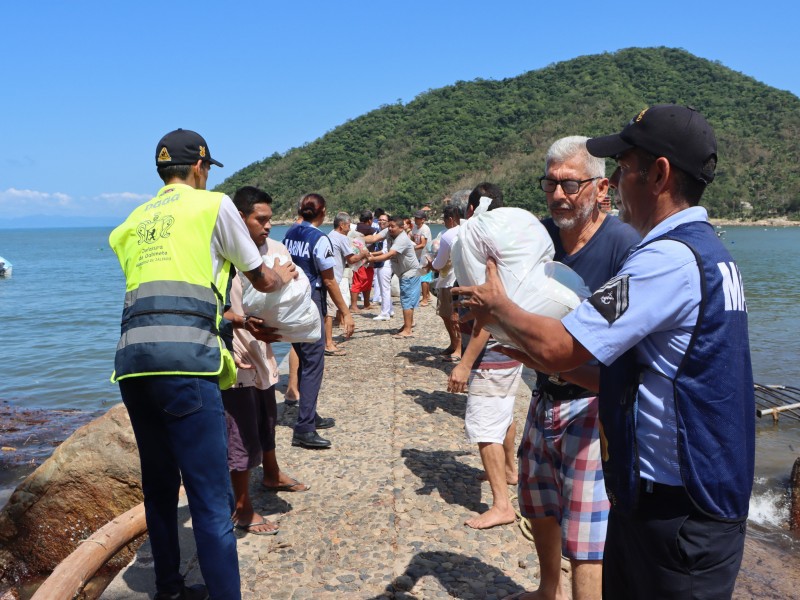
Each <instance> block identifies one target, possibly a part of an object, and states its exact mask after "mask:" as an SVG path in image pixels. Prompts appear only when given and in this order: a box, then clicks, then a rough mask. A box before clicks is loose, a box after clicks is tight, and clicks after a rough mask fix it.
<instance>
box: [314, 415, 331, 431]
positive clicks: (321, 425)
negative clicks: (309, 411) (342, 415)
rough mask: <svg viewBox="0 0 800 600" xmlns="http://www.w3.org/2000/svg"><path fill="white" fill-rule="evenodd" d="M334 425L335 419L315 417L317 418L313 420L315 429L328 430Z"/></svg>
mask: <svg viewBox="0 0 800 600" xmlns="http://www.w3.org/2000/svg"><path fill="white" fill-rule="evenodd" d="M335 425H336V419H334V418H332V417H320V416H319V415H317V418H316V419H315V420H314V426H315V427H316V428H317V429H330V428H331V427H334V426H335Z"/></svg>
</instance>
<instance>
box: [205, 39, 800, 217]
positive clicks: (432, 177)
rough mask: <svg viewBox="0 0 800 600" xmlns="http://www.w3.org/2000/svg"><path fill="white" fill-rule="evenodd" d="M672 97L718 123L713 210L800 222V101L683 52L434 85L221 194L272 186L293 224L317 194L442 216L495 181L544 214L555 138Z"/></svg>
mask: <svg viewBox="0 0 800 600" xmlns="http://www.w3.org/2000/svg"><path fill="white" fill-rule="evenodd" d="M665 102H676V103H681V104H689V105H692V106H694V107H696V108H697V109H698V110H700V111H701V112H702V113H703V114H704V115H705V116H706V118H708V120H709V121H710V122H711V123H712V125H713V126H714V128H715V130H716V133H717V139H718V146H719V165H718V169H717V178H716V180H715V181H714V183H713V184H712V185H710V186H709V187H708V189H707V191H706V193H705V195H704V197H703V202H702V204H703V205H704V206H706V207H707V208H708V209H709V212H710V214H711V216H713V217H719V218H736V217H745V218H763V217H768V216H789V217H791V218H798V217H800V169H798V164H800V144H798V142H797V140H798V139H800V99H799V98H798V97H797V96H795V95H793V94H791V93H790V92H786V91H781V90H777V89H775V88H772V87H769V86H767V85H765V84H762V83H760V82H758V81H756V80H755V79H753V78H751V77H748V76H746V75H743V74H741V73H738V72H735V71H733V70H731V69H728V68H727V67H724V66H722V65H721V64H719V63H716V62H712V61H709V60H706V59H702V58H698V57H696V56H694V55H692V54H690V53H688V52H686V51H685V50H681V49H674V48H630V49H626V50H620V51H618V52H614V53H604V54H599V55H593V56H581V57H578V58H575V59H572V60H569V61H565V62H560V63H556V64H553V65H550V66H548V67H545V68H543V69H539V70H536V71H530V72H528V73H524V74H522V75H520V76H518V77H513V78H509V79H503V80H499V81H495V80H482V79H478V80H475V81H470V82H464V81H459V82H456V83H455V84H453V85H451V86H447V87H443V88H439V89H435V90H429V91H427V92H424V93H422V94H420V95H419V96H418V97H417V98H415V99H414V100H413V101H411V102H409V103H407V104H401V103H397V104H392V105H387V106H382V107H380V108H378V109H376V110H373V111H370V112H368V113H366V114H365V115H362V116H361V117H358V118H356V119H353V120H350V121H347V122H346V123H344V124H342V125H340V126H339V127H336V128H335V129H333V130H332V131H330V132H328V133H327V134H325V135H323V136H322V137H320V138H319V139H317V140H315V141H313V142H311V143H308V144H306V145H304V146H302V147H299V148H293V149H291V150H289V151H287V152H286V153H284V154H273V155H272V156H270V157H268V158H266V159H264V160H261V161H258V162H255V163H253V164H251V165H249V166H247V167H245V168H244V169H242V170H240V171H238V172H236V173H234V174H233V175H232V176H231V177H229V178H228V179H226V180H225V181H224V182H223V183H222V184H221V185H219V186H218V187H217V189H218V190H220V191H224V192H227V193H229V194H232V193H233V192H234V191H235V190H236V189H237V188H238V187H240V186H242V185H257V186H259V187H262V188H263V189H264V190H266V191H268V192H269V193H270V194H271V195H272V196H273V198H274V199H275V205H274V210H275V212H276V215H277V216H279V217H283V218H286V217H290V216H291V215H293V214H294V213H295V211H296V202H297V200H298V199H299V197H300V196H301V194H303V193H305V192H310V191H315V192H319V193H322V194H323V195H324V196H325V197H326V198H327V199H328V201H329V207H328V213H329V215H332V213H333V212H335V211H336V210H347V211H349V212H355V211H359V210H361V209H363V208H372V207H375V206H383V207H384V208H385V209H387V210H389V211H390V212H397V213H398V214H402V215H408V214H409V213H410V212H412V211H413V210H415V209H418V208H420V207H422V206H424V205H426V204H428V205H431V206H432V207H435V209H437V210H438V207H439V206H441V202H442V200H443V199H444V198H445V197H447V196H449V195H450V194H452V193H453V192H455V191H456V190H460V189H464V188H471V187H473V186H474V185H475V184H476V183H478V182H480V181H483V180H490V181H493V182H495V183H498V184H499V185H500V186H501V187H502V188H503V190H504V192H505V196H506V201H507V204H509V205H512V206H521V207H524V208H527V209H529V210H532V211H533V212H535V213H537V214H543V213H544V212H546V207H545V204H544V194H543V193H542V192H541V191H540V190H539V188H538V184H537V179H538V177H539V176H540V175H541V174H542V170H543V162H544V154H545V151H546V150H547V147H548V146H549V145H550V144H551V143H552V142H553V141H554V140H555V139H557V138H559V137H562V136H564V135H573V134H580V135H587V136H590V137H591V136H596V135H605V134H608V133H613V132H616V131H619V130H620V129H621V127H622V126H623V125H624V124H625V122H626V121H627V120H628V119H630V118H631V117H632V116H633V115H635V114H636V113H637V112H638V111H640V110H641V109H642V108H644V107H646V106H649V105H651V104H657V103H665ZM612 165H613V163H612V161H609V163H608V173H609V174H610V173H611V170H612ZM743 203H745V204H743ZM748 206H749V207H752V208H748Z"/></svg>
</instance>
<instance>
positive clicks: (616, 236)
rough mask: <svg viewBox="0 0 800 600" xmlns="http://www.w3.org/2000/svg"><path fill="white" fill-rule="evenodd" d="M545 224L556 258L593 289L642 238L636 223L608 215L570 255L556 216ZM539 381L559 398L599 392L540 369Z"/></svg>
mask: <svg viewBox="0 0 800 600" xmlns="http://www.w3.org/2000/svg"><path fill="white" fill-rule="evenodd" d="M542 225H544V226H545V228H546V229H547V232H548V233H549V234H550V238H551V239H552V240H553V247H554V248H555V251H556V253H555V256H554V257H553V260H557V261H558V262H561V263H564V264H565V265H567V266H568V267H569V268H570V269H572V270H573V271H575V272H576V273H577V274H578V275H580V276H581V277H582V278H583V281H584V283H586V287H587V288H589V291H591V292H594V291H595V290H597V289H598V288H600V286H602V285H603V284H604V283H605V282H606V281H608V280H609V279H611V278H612V277H614V276H615V275H616V274H617V273H618V272H619V270H620V269H621V268H622V265H623V263H624V262H625V259H627V258H628V254H630V251H631V250H632V249H633V247H634V246H636V244H638V243H639V241H640V240H641V236H640V235H639V234H638V233H637V232H636V230H635V229H634V228H633V227H631V226H630V225H628V224H627V223H623V222H622V221H620V220H619V219H618V218H617V217H614V216H612V215H606V218H605V219H604V220H603V222H602V223H601V224H600V227H599V228H598V230H597V231H595V232H594V235H593V236H592V237H591V238H590V239H589V241H588V242H587V243H586V245H585V246H584V247H583V248H581V249H580V250H578V251H577V252H576V253H575V254H571V255H567V254H566V252H564V246H562V245H561V236H560V235H559V233H558V227H556V224H555V223H554V222H553V219H545V220H544V221H542ZM537 385H538V387H539V388H540V389H542V390H544V391H546V392H547V393H549V394H551V395H552V396H553V397H555V398H558V399H564V398H586V397H588V396H594V395H595V394H594V393H592V392H589V391H588V390H585V389H583V388H582V387H580V386H577V385H574V384H567V385H557V384H553V383H551V382H550V381H549V380H548V375H546V374H544V373H538V375H537Z"/></svg>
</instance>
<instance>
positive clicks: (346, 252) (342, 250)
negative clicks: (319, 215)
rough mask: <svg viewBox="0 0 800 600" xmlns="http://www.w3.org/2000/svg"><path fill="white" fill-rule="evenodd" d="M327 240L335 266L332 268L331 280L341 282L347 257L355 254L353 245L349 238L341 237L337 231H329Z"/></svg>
mask: <svg viewBox="0 0 800 600" xmlns="http://www.w3.org/2000/svg"><path fill="white" fill-rule="evenodd" d="M328 239H329V240H330V241H331V246H333V254H334V258H335V259H336V264H335V265H334V266H333V278H334V279H335V280H336V281H341V280H342V276H343V275H344V268H345V266H346V263H347V257H348V256H352V255H353V254H355V252H353V245H352V244H351V243H350V238H349V237H347V236H346V235H342V234H341V233H339V232H338V231H331V232H330V233H329V234H328Z"/></svg>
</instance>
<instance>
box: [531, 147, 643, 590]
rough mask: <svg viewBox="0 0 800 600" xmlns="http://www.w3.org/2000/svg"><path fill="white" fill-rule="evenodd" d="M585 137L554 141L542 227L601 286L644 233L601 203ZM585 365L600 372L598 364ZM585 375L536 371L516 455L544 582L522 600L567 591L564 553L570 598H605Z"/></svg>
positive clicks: (592, 416) (601, 521)
mask: <svg viewBox="0 0 800 600" xmlns="http://www.w3.org/2000/svg"><path fill="white" fill-rule="evenodd" d="M586 139H587V138H585V137H581V136H570V137H565V138H562V139H560V140H557V141H556V142H554V143H553V145H552V146H550V149H549V150H548V151H547V156H546V157H545V175H544V176H543V177H541V178H539V185H540V186H541V188H542V191H543V192H544V193H545V198H546V200H547V208H548V209H549V210H550V214H551V218H549V219H545V220H544V221H543V224H544V226H545V227H546V228H547V231H548V232H549V233H550V237H551V238H552V240H553V246H554V247H555V251H556V253H555V260H557V261H560V262H562V263H564V264H566V265H568V266H569V267H571V268H572V269H573V270H574V271H576V272H577V273H578V274H579V275H580V276H581V277H583V279H584V281H585V282H586V285H587V286H588V287H589V289H591V290H595V289H597V288H599V287H600V286H601V285H602V284H603V283H605V282H606V281H607V280H608V279H610V278H611V277H613V276H614V275H615V274H616V273H617V271H618V270H619V269H620V267H621V266H622V264H623V262H624V261H625V257H626V256H627V255H628V252H629V250H630V249H631V248H632V247H633V246H634V245H635V244H636V242H638V240H639V235H638V234H637V233H636V231H635V230H634V229H633V228H632V227H630V226H629V225H626V224H624V223H622V222H621V221H620V220H619V219H617V218H616V217H612V216H611V215H609V214H606V213H605V212H603V211H601V210H600V204H599V202H600V201H601V200H602V199H604V198H605V197H606V194H607V192H608V185H609V183H608V179H607V178H606V176H605V161H604V160H603V159H601V158H595V157H593V156H591V155H590V154H589V153H588V151H587V150H586ZM519 358H523V357H521V356H520V357H519ZM523 362H527V361H526V360H524V358H523ZM587 369H590V370H591V369H594V370H595V373H596V369H597V367H588V368H587ZM587 372H591V371H580V370H578V371H575V372H572V373H569V374H566V373H565V374H563V376H559V374H557V373H556V374H550V373H541V372H538V371H537V381H536V389H535V391H534V392H533V397H532V398H531V406H530V410H529V413H528V418H527V420H526V422H525V431H524V433H523V435H522V443H521V446H520V452H519V473H520V476H519V505H520V511H521V512H522V514H523V516H525V517H528V518H529V519H530V520H531V525H532V528H533V535H534V540H535V544H536V551H537V553H538V555H539V564H540V568H541V579H540V586H539V590H538V592H536V593H522V594H518V595H516V596H515V597H518V598H522V599H524V600H527V599H528V598H557V597H563V590H561V555H562V553H563V555H564V556H566V557H567V558H568V559H569V560H570V563H571V564H572V597H573V598H575V599H576V600H584V599H587V598H600V595H601V594H600V591H601V576H602V560H603V547H604V542H605V537H606V525H607V522H608V510H609V503H608V499H607V497H606V492H605V489H604V485H603V471H602V464H601V460H600V436H599V431H598V430H599V421H598V412H597V394H596V385H594V382H592V383H590V380H587V379H586V378H585V375H586V373H587ZM582 375H583V377H582ZM562 377H563V378H562ZM565 379H569V381H570V382H571V383H570V382H567V381H566V380H565ZM581 383H584V385H589V386H591V387H590V389H594V390H595V391H590V390H589V389H586V388H585V387H582V386H581V385H580V384H581Z"/></svg>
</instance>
